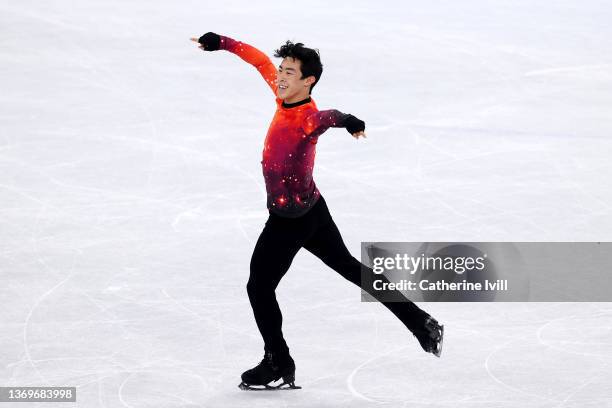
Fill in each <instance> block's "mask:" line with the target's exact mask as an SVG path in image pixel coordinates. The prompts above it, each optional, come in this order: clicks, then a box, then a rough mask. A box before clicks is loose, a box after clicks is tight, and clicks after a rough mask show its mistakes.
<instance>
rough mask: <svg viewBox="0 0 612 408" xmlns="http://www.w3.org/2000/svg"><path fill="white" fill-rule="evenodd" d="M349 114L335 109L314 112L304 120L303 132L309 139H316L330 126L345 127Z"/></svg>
mask: <svg viewBox="0 0 612 408" xmlns="http://www.w3.org/2000/svg"><path fill="white" fill-rule="evenodd" d="M349 116H350V115H348V114H346V113H342V112H340V111H339V110H336V109H330V110H323V111H318V112H315V113H313V114H312V115H309V116H308V117H307V118H306V119H305V120H304V123H303V129H304V133H306V135H307V136H309V137H310V138H311V139H312V138H315V139H316V138H317V137H319V136H320V135H322V134H323V132H325V131H326V130H327V129H329V128H330V127H336V128H343V127H346V121H347V119H348V117H349Z"/></svg>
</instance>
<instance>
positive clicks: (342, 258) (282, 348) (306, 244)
mask: <svg viewBox="0 0 612 408" xmlns="http://www.w3.org/2000/svg"><path fill="white" fill-rule="evenodd" d="M300 248H306V249H307V250H308V251H310V252H311V253H312V254H314V255H315V256H317V257H318V258H319V259H321V260H322V261H323V262H324V263H325V264H326V265H327V266H329V267H330V268H332V269H333V270H335V271H336V272H338V273H339V274H340V275H342V276H343V277H344V278H346V279H348V280H349V281H351V282H352V283H354V284H355V285H357V286H360V282H361V273H362V270H361V268H362V266H363V265H362V264H361V262H359V261H358V260H357V259H355V258H354V257H353V256H352V255H351V254H350V253H349V251H348V249H347V248H346V246H345V245H344V242H343V241H342V236H341V235H340V232H339V231H338V228H337V227H336V224H335V223H334V220H333V219H332V217H331V215H330V213H329V209H328V208H327V204H326V203H325V200H324V199H323V196H321V197H320V198H319V200H318V202H317V203H316V204H315V205H314V207H313V208H311V209H310V210H309V211H308V212H307V213H306V214H305V215H303V216H301V217H299V218H285V217H280V216H278V215H276V214H272V213H270V217H269V218H268V221H267V222H266V225H265V227H264V229H263V231H262V232H261V235H260V236H259V239H258V240H257V244H255V250H254V251H253V256H252V257H251V274H250V277H249V282H248V284H247V292H248V294H249V300H250V301H251V306H252V308H253V313H254V315H255V321H256V322H257V327H258V328H259V331H260V332H261V335H262V337H263V339H264V344H265V349H266V350H269V351H272V352H278V353H287V352H288V351H289V348H288V347H287V343H286V342H285V339H284V338H283V333H282V330H281V326H282V321H283V317H282V315H281V311H280V309H279V307H278V302H277V301H276V295H275V293H274V292H275V289H276V287H277V286H278V284H279V282H280V280H281V279H282V277H283V276H284V275H285V273H286V272H287V270H288V269H289V266H290V265H291V262H292V261H293V258H294V256H295V254H296V253H297V252H298V251H299V250H300ZM364 268H367V267H365V266H364ZM367 270H369V271H367V273H372V274H373V272H372V270H371V269H370V268H367ZM382 277H383V276H382V275H377V279H381V278H382ZM383 279H384V278H383ZM369 293H370V294H371V295H372V296H374V297H375V298H377V293H374V292H373V291H372V292H370V291H369ZM378 296H379V295H378ZM397 296H399V297H401V300H402V302H383V304H384V305H385V306H386V307H387V308H388V309H389V310H391V312H393V314H395V315H396V316H397V317H398V318H399V319H400V320H401V321H402V322H403V323H404V325H405V326H406V327H407V328H408V329H409V330H410V331H412V332H413V333H414V334H415V335H417V336H419V335H421V334H422V333H424V329H423V324H424V321H425V319H426V318H427V316H429V315H428V314H427V313H425V312H424V311H422V310H421V309H419V308H418V307H417V306H416V305H415V304H414V303H412V302H410V301H409V300H408V299H406V298H405V297H404V296H402V295H401V293H399V292H397Z"/></svg>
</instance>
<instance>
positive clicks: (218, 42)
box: [191, 32, 276, 96]
mask: <svg viewBox="0 0 612 408" xmlns="http://www.w3.org/2000/svg"><path fill="white" fill-rule="evenodd" d="M191 41H194V42H197V43H199V44H200V46H199V47H200V48H201V49H202V50H204V51H217V50H225V51H229V52H231V53H233V54H236V55H237V56H239V57H240V58H241V59H242V60H244V61H246V62H248V63H249V64H251V65H252V66H254V67H255V68H256V69H257V71H259V73H260V74H261V76H262V77H263V79H264V80H265V81H266V84H268V86H269V87H270V89H271V90H272V92H273V93H274V95H275V96H276V67H275V66H274V64H272V61H270V58H268V56H267V55H266V54H264V53H263V52H261V51H259V50H258V49H257V48H255V47H253V46H251V45H249V44H245V43H243V42H241V41H236V40H234V39H232V38H229V37H226V36H224V35H219V34H215V33H211V32H208V33H206V34H204V35H203V36H201V37H200V38H192V39H191Z"/></svg>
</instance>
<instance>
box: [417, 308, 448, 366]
mask: <svg viewBox="0 0 612 408" xmlns="http://www.w3.org/2000/svg"><path fill="white" fill-rule="evenodd" d="M416 337H417V339H418V340H419V343H421V347H423V350H425V351H426V352H428V353H432V354H433V355H434V356H436V357H440V355H441V354H442V342H443V341H444V326H443V325H441V324H439V323H438V321H437V320H436V319H434V318H433V317H431V316H429V317H427V319H426V320H425V330H424V332H423V333H422V334H420V335H417V336H416Z"/></svg>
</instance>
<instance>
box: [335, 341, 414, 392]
mask: <svg viewBox="0 0 612 408" xmlns="http://www.w3.org/2000/svg"><path fill="white" fill-rule="evenodd" d="M406 348H407V347H400V348H396V349H393V350H391V351H388V352H386V353H383V354H377V355H375V356H372V357H370V358H369V359H367V360H366V361H364V362H363V363H361V364H359V365H358V366H357V367H355V368H354V369H353V371H351V373H350V374H349V376H348V377H347V378H346V386H347V388H348V389H349V391H350V392H351V394H353V395H354V396H355V397H357V398H361V399H363V400H365V401H368V402H374V403H377V404H386V403H388V401H380V400H376V399H373V398H370V397H366V396H365V395H363V394H362V393H360V392H359V391H357V389H356V388H355V386H354V384H353V382H354V378H355V375H356V374H357V373H358V372H359V370H361V369H362V368H363V367H365V366H366V365H368V364H370V363H371V362H372V361H375V360H378V359H379V358H382V357H386V356H388V355H390V354H393V353H396V352H399V351H401V350H404V349H406Z"/></svg>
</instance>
